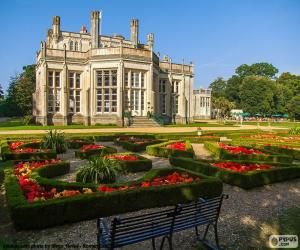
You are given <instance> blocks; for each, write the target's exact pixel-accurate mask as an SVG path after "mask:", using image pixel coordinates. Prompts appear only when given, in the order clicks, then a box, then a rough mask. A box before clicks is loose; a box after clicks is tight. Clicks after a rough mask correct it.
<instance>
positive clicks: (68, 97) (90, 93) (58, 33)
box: [33, 11, 211, 125]
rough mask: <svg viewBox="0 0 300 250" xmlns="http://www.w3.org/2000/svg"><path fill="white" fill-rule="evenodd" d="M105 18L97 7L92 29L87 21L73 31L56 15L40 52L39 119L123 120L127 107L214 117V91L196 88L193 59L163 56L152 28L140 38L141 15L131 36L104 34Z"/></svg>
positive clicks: (135, 112)
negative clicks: (62, 25) (178, 60)
mask: <svg viewBox="0 0 300 250" xmlns="http://www.w3.org/2000/svg"><path fill="white" fill-rule="evenodd" d="M100 22H101V16H100V12H98V11H93V12H92V13H91V27H90V32H88V31H87V29H86V27H84V26H83V27H82V28H81V30H80V32H69V31H62V30H61V28H60V17H59V16H54V17H53V23H52V29H49V30H48V32H47V38H46V41H43V42H41V48H40V51H39V52H38V53H37V56H36V91H35V93H34V94H33V103H34V105H33V106H34V107H33V115H34V116H35V119H36V122H38V123H40V124H43V125H47V124H54V125H67V124H71V123H81V124H86V125H94V124H105V123H116V124H119V125H124V121H125V118H124V116H126V113H128V112H131V114H132V116H135V117H142V116H147V114H149V113H151V114H155V115H154V117H160V118H163V119H165V120H168V121H169V122H176V123H186V122H189V121H191V120H192V119H193V117H197V118H209V117H210V106H211V105H210V91H209V90H201V89H200V90H193V81H194V65H193V64H184V63H181V64H177V63H173V62H172V61H171V59H170V58H169V57H168V56H164V58H163V59H162V60H160V58H159V54H158V53H155V52H154V51H153V45H154V35H153V34H152V33H150V34H148V35H147V38H146V39H147V42H146V43H145V44H142V43H140V40H139V21H138V20H137V19H133V20H131V26H130V40H126V39H125V38H124V37H123V36H121V35H113V36H105V35H102V34H101V30H100ZM203 91H204V92H203Z"/></svg>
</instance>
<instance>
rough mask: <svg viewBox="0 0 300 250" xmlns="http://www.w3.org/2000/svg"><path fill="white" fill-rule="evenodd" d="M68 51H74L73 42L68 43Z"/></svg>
mask: <svg viewBox="0 0 300 250" xmlns="http://www.w3.org/2000/svg"><path fill="white" fill-rule="evenodd" d="M70 50H74V45H73V41H71V42H70Z"/></svg>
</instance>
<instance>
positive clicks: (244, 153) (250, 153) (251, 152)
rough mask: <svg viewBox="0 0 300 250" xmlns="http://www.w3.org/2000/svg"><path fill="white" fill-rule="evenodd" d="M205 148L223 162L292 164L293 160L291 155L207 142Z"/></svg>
mask: <svg viewBox="0 0 300 250" xmlns="http://www.w3.org/2000/svg"><path fill="white" fill-rule="evenodd" d="M204 146H205V148H206V149H207V150H209V151H210V152H211V153H212V154H213V155H214V156H215V157H216V158H217V159H223V160H237V159H239V160H245V161H268V162H282V163H292V161H293V158H292V157H291V156H289V155H282V154H277V153H275V152H267V151H265V150H263V149H256V148H251V147H242V146H232V145H227V144H223V143H219V144H218V143H213V142H205V143H204Z"/></svg>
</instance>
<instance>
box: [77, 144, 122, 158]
mask: <svg viewBox="0 0 300 250" xmlns="http://www.w3.org/2000/svg"><path fill="white" fill-rule="evenodd" d="M116 152H117V150H116V149H115V148H112V147H107V146H103V145H97V144H88V145H83V146H82V147H81V148H80V149H79V150H78V151H75V157H79V158H81V159H87V158H89V157H90V156H93V155H98V154H111V153H116Z"/></svg>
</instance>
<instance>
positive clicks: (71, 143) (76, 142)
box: [66, 139, 93, 149]
mask: <svg viewBox="0 0 300 250" xmlns="http://www.w3.org/2000/svg"><path fill="white" fill-rule="evenodd" d="M66 142H67V144H68V148H71V149H79V148H81V147H82V146H84V145H88V144H91V143H93V142H91V141H86V140H82V139H70V140H66Z"/></svg>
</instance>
